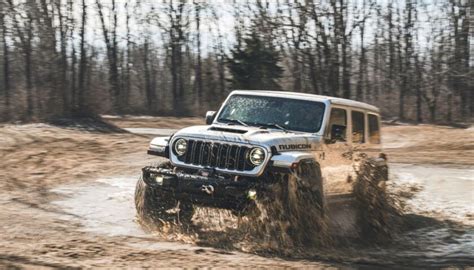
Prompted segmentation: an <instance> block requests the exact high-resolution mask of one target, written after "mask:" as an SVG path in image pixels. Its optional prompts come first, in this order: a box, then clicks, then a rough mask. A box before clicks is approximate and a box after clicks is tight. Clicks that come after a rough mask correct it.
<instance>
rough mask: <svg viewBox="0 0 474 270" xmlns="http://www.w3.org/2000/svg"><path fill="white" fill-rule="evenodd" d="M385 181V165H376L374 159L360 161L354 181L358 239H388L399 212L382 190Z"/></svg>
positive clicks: (386, 175)
mask: <svg viewBox="0 0 474 270" xmlns="http://www.w3.org/2000/svg"><path fill="white" fill-rule="evenodd" d="M387 180H388V167H387V165H378V164H377V161H376V160H374V159H366V160H363V161H362V162H361V164H360V169H359V171H358V173H357V179H356V181H355V182H354V186H353V192H354V195H355V197H356V201H357V208H358V220H359V221H358V224H360V226H361V228H360V229H361V234H362V235H361V237H362V238H370V239H376V240H385V239H389V238H391V235H392V234H393V230H394V227H396V224H397V222H398V220H399V219H398V217H399V216H400V214H399V213H400V210H399V209H397V207H396V203H395V202H394V200H393V198H391V197H390V196H389V194H388V193H387V192H386V189H385V181H387Z"/></svg>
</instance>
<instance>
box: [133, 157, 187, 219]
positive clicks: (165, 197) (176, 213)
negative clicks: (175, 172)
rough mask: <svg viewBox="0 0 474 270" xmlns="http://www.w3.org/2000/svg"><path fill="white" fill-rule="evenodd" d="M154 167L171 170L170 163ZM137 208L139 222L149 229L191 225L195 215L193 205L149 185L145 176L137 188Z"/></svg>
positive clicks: (139, 180) (139, 181) (141, 177)
mask: <svg viewBox="0 0 474 270" xmlns="http://www.w3.org/2000/svg"><path fill="white" fill-rule="evenodd" d="M154 166H156V167H157V168H171V164H170V163H169V161H166V162H162V163H159V164H156V165H154ZM135 208H136V210H137V216H138V218H139V221H140V222H141V223H142V224H144V225H146V226H148V227H160V226H163V225H165V224H181V225H189V224H191V219H192V217H193V214H194V208H193V205H192V204H191V203H188V202H182V201H178V200H176V199H175V198H174V197H173V194H172V193H170V192H168V191H163V190H161V189H159V188H156V187H151V186H149V185H147V184H146V183H145V181H144V180H143V176H140V178H139V179H138V182H137V185H136V188H135Z"/></svg>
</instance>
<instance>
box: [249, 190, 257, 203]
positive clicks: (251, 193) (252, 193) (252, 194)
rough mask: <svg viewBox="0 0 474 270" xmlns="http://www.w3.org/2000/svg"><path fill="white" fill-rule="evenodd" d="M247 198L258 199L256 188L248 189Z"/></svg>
mask: <svg viewBox="0 0 474 270" xmlns="http://www.w3.org/2000/svg"><path fill="white" fill-rule="evenodd" d="M247 199H249V200H256V199H257V191H256V190H255V189H250V190H249V191H247Z"/></svg>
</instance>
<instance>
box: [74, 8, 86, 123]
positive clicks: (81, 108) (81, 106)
mask: <svg viewBox="0 0 474 270" xmlns="http://www.w3.org/2000/svg"><path fill="white" fill-rule="evenodd" d="M86 21H87V5H86V0H82V22H81V33H80V38H81V41H80V45H79V48H80V49H79V50H80V53H81V56H80V60H79V78H78V89H77V91H78V93H77V105H76V108H77V112H78V113H80V114H81V113H84V112H85V110H86V108H85V107H86V104H85V100H84V99H85V91H86V88H85V83H86V82H85V78H86V69H87V53H86V47H85V45H86V44H85V43H86V40H85V39H86V37H85V34H86Z"/></svg>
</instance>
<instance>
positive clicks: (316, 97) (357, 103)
mask: <svg viewBox="0 0 474 270" xmlns="http://www.w3.org/2000/svg"><path fill="white" fill-rule="evenodd" d="M231 94H244V95H265V96H275V97H289V98H304V99H310V100H314V101H321V102H324V101H327V102H329V103H331V104H336V105H342V106H348V107H354V108H361V109H365V110H369V111H373V112H377V113H378V112H380V110H379V108H377V107H375V106H373V105H370V104H367V103H364V102H360V101H355V100H350V99H345V98H338V97H330V96H322V95H315V94H308V93H299V92H288V91H269V90H234V91H232V93H231Z"/></svg>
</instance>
